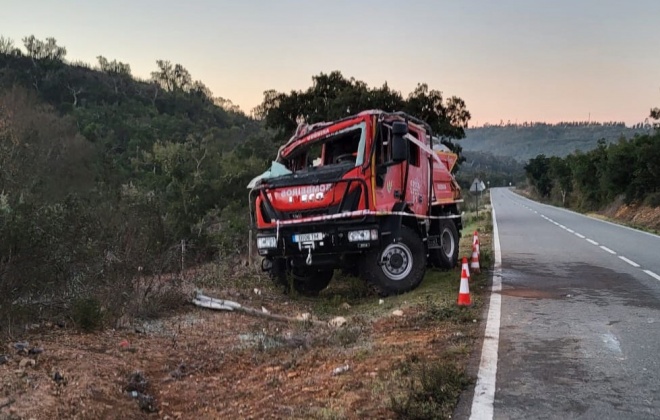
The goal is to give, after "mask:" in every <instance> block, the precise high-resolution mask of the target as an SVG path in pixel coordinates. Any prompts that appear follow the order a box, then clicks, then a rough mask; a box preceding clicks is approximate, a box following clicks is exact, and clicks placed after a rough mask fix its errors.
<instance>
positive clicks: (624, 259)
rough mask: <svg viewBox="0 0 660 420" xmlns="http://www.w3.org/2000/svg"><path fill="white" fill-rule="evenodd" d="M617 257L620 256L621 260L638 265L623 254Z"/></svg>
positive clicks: (634, 265)
mask: <svg viewBox="0 0 660 420" xmlns="http://www.w3.org/2000/svg"><path fill="white" fill-rule="evenodd" d="M619 258H621V259H622V260H623V261H625V262H627V263H628V264H630V265H632V266H633V267H639V264H637V263H636V262H635V261H633V260H629V259H628V258H626V257H624V256H623V255H619Z"/></svg>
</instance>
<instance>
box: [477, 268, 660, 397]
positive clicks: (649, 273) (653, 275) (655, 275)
mask: <svg viewBox="0 0 660 420" xmlns="http://www.w3.org/2000/svg"><path fill="white" fill-rule="evenodd" d="M644 272H645V273H646V274H648V275H649V276H651V277H653V278H654V279H656V280H658V281H660V276H659V275H657V274H655V273H654V272H653V271H651V270H644ZM494 281H495V280H494V278H493V282H494ZM493 284H494V283H493ZM498 321H499V320H498ZM498 325H499V322H498ZM487 330H488V327H486V331H487ZM485 345H486V342H484V346H485ZM482 358H483V354H482ZM482 360H483V359H482ZM479 371H481V369H480V370H479ZM475 392H476V391H475Z"/></svg>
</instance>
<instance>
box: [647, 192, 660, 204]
mask: <svg viewBox="0 0 660 420" xmlns="http://www.w3.org/2000/svg"><path fill="white" fill-rule="evenodd" d="M644 204H645V205H647V206H649V207H660V192H657V193H652V194H649V195H648V196H647V197H646V198H645V199H644Z"/></svg>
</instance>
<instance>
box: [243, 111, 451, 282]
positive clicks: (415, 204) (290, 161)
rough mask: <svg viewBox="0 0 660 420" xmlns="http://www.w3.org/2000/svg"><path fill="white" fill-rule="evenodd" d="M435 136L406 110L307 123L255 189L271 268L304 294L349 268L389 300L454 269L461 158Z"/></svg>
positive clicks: (254, 215)
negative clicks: (438, 271) (431, 274)
mask: <svg viewBox="0 0 660 420" xmlns="http://www.w3.org/2000/svg"><path fill="white" fill-rule="evenodd" d="M433 138H434V137H433V133H432V130H431V127H430V126H429V125H428V124H427V123H425V122H424V121H422V120H420V119H418V118H415V117H413V116H411V115H408V114H405V113H401V112H395V113H388V112H383V111H377V110H372V111H364V112H361V113H359V114H357V115H353V116H350V117H347V118H343V119H341V120H338V121H332V122H323V123H317V124H311V125H307V124H302V125H300V126H299V127H298V129H297V130H296V132H295V134H294V135H293V136H292V137H291V139H290V140H289V141H288V142H286V144H284V145H283V146H282V147H280V149H279V151H278V155H277V159H276V161H274V162H273V164H272V166H271V168H270V169H269V170H268V171H266V172H265V173H264V174H262V175H260V176H259V177H257V178H255V179H254V180H253V181H252V182H251V183H250V185H249V186H248V187H249V188H250V211H251V219H252V224H253V228H255V229H256V245H257V249H258V252H259V254H260V255H261V256H262V257H263V260H262V269H263V270H264V271H268V272H270V274H271V276H272V278H273V279H274V280H275V281H277V282H278V283H280V284H282V285H284V286H285V287H287V288H289V289H290V288H293V289H295V290H297V291H298V292H300V293H303V294H316V293H318V292H320V291H321V290H323V289H324V288H325V287H327V285H328V284H329V282H330V281H331V279H332V277H333V274H334V271H335V270H336V269H342V270H343V271H344V272H347V273H351V274H353V275H358V276H360V277H361V278H363V279H364V280H366V281H367V282H368V283H369V284H370V285H371V286H372V287H373V288H374V289H375V290H377V291H378V293H380V294H381V295H389V294H397V293H403V292H407V291H409V290H412V289H414V288H415V287H417V286H418V285H419V284H420V283H421V281H422V279H423V277H424V273H425V271H426V268H427V265H432V266H436V267H440V268H452V267H454V266H455V265H456V264H457V261H458V242H459V237H460V231H461V229H462V220H461V215H460V212H459V204H460V203H461V202H462V199H461V190H460V187H459V185H458V183H457V182H456V180H455V178H454V176H453V175H452V173H451V170H452V168H453V166H454V165H455V163H456V159H457V155H456V154H453V153H451V152H449V151H447V150H444V151H439V150H435V149H434V146H433Z"/></svg>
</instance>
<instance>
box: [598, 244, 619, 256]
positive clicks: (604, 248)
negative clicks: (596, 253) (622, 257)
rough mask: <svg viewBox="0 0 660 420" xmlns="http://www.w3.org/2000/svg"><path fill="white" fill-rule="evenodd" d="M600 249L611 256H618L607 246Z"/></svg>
mask: <svg viewBox="0 0 660 420" xmlns="http://www.w3.org/2000/svg"><path fill="white" fill-rule="evenodd" d="M600 249H602V250H603V251H606V252H609V253H610V254H613V255H616V252H614V251H612V250H611V249H609V248H608V247H606V246H603V245H601V246H600Z"/></svg>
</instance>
